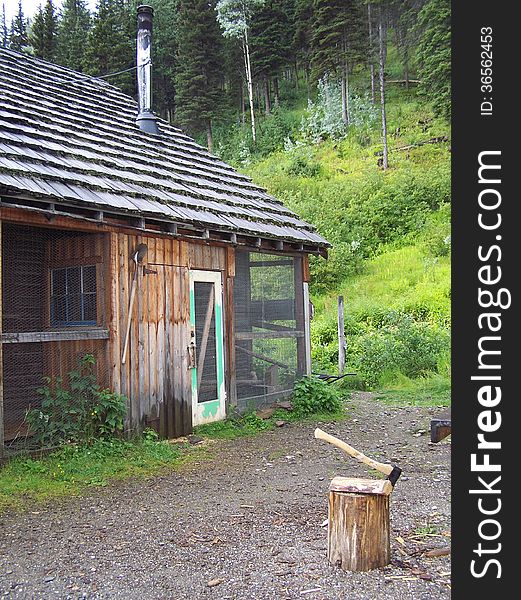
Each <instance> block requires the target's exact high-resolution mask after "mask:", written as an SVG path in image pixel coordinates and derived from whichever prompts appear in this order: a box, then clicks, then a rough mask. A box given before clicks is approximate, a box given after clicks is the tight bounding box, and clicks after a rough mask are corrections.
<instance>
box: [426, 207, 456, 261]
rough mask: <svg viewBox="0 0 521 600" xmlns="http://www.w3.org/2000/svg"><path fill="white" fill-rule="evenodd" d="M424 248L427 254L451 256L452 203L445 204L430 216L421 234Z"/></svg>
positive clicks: (431, 255)
mask: <svg viewBox="0 0 521 600" xmlns="http://www.w3.org/2000/svg"><path fill="white" fill-rule="evenodd" d="M421 242H422V246H423V250H424V252H425V254H426V255H427V256H430V257H434V258H436V257H439V256H449V255H450V252H451V224H450V205H449V204H444V205H443V206H442V207H441V208H440V210H439V211H437V212H435V213H433V214H432V215H431V217H430V218H429V220H428V222H427V224H426V226H425V228H424V230H423V232H422V235H421Z"/></svg>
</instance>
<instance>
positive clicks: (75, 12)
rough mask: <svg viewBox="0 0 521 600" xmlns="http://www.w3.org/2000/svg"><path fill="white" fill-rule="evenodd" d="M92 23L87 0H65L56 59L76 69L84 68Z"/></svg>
mask: <svg viewBox="0 0 521 600" xmlns="http://www.w3.org/2000/svg"><path fill="white" fill-rule="evenodd" d="M90 23H91V16H90V12H89V10H88V8H87V5H86V0H64V2H63V10H62V18H61V20H60V23H59V27H58V38H57V47H56V60H57V62H58V63H59V64H61V65H63V66H65V67H70V68H71V69H75V70H76V71H82V70H83V66H84V55H85V42H86V40H87V36H88V33H89V29H90Z"/></svg>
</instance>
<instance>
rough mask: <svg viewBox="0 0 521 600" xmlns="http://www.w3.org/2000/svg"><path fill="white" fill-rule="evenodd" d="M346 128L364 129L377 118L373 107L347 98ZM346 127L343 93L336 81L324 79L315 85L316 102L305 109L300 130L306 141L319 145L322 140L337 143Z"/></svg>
mask: <svg viewBox="0 0 521 600" xmlns="http://www.w3.org/2000/svg"><path fill="white" fill-rule="evenodd" d="M348 102H349V126H354V127H357V128H358V127H360V128H363V129H365V131H366V135H367V128H366V126H367V125H368V124H371V123H373V122H374V121H375V120H376V119H377V116H378V112H377V108H376V107H375V106H373V104H372V103H371V102H370V101H369V100H367V99H365V98H361V97H360V96H357V95H350V97H349V101H348ZM347 132H348V126H347V125H346V124H345V123H344V121H343V119H342V91H341V87H340V84H339V82H338V81H334V80H331V79H329V77H327V76H326V77H323V78H322V79H321V80H320V81H319V82H318V97H317V101H316V102H313V101H312V100H309V101H308V108H307V111H306V114H305V116H304V118H303V119H302V123H301V126H300V134H301V136H302V138H304V139H305V140H309V141H311V142H312V143H314V144H318V143H319V142H321V141H322V140H326V139H331V140H340V139H342V138H344V137H345V136H346V135H347Z"/></svg>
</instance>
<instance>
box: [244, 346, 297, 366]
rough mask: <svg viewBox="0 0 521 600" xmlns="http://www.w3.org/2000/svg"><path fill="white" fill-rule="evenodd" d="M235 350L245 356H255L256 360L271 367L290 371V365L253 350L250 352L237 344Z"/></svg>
mask: <svg viewBox="0 0 521 600" xmlns="http://www.w3.org/2000/svg"><path fill="white" fill-rule="evenodd" d="M235 349H236V350H240V351H241V352H244V354H247V355H248V356H253V357H254V358H258V359H259V360H262V361H264V362H267V363H270V365H275V366H277V367H281V368H282V369H289V365H285V364H284V363H283V362H279V361H278V360H274V359H273V358H270V357H269V356H266V355H265V354H259V353H257V352H252V351H251V350H248V349H247V348H243V347H242V346H239V345H238V344H235Z"/></svg>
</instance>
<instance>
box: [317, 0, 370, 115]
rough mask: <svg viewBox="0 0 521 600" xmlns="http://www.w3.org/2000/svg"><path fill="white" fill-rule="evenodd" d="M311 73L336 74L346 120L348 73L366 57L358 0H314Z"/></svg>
mask: <svg viewBox="0 0 521 600" xmlns="http://www.w3.org/2000/svg"><path fill="white" fill-rule="evenodd" d="M313 14H314V17H313V18H314V26H313V36H312V39H311V44H312V56H311V66H312V75H313V77H314V79H315V80H318V79H320V78H321V77H323V76H325V75H333V76H337V77H338V78H339V79H340V80H341V85H342V118H343V120H344V123H345V124H346V125H347V124H348V123H349V106H348V100H349V83H348V81H349V79H348V78H349V73H350V71H351V70H352V68H353V67H354V65H356V64H358V63H360V62H363V61H364V60H365V59H366V57H367V35H366V33H365V32H366V21H365V19H366V16H365V7H364V5H363V3H362V1H361V0H314V13H313Z"/></svg>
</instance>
